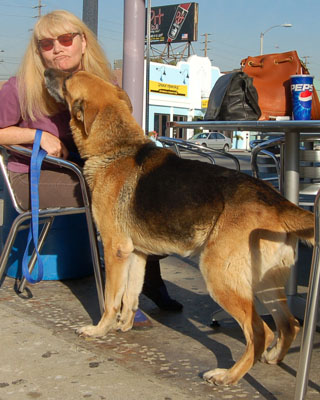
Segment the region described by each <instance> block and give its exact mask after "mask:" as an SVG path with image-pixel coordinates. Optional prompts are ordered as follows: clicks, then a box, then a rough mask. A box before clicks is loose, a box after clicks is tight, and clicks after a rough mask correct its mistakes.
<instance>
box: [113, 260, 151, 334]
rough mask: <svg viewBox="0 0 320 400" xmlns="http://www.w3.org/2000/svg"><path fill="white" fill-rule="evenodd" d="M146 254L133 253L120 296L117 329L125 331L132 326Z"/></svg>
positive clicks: (141, 284)
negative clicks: (120, 308) (120, 304)
mask: <svg viewBox="0 0 320 400" xmlns="http://www.w3.org/2000/svg"><path fill="white" fill-rule="evenodd" d="M146 259H147V258H146V255H144V254H142V253H139V254H136V253H133V254H132V258H131V262H130V266H129V271H128V281H127V286H126V290H125V292H124V295H123V298H122V310H121V315H120V319H119V322H118V329H120V330H121V331H122V332H126V331H128V330H129V329H131V328H132V325H133V321H134V316H135V312H136V311H137V309H138V305H139V294H140V293H141V291H142V286H143V280H144V274H145V266H146Z"/></svg>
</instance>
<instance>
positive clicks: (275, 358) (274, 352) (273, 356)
mask: <svg viewBox="0 0 320 400" xmlns="http://www.w3.org/2000/svg"><path fill="white" fill-rule="evenodd" d="M279 353H280V352H279V349H277V346H274V347H272V348H271V349H270V350H266V351H265V352H264V353H263V354H262V355H261V357H260V361H261V362H263V363H266V364H270V365H276V364H278V363H279V362H280V361H282V358H281V359H280V358H279Z"/></svg>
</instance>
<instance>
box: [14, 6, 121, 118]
mask: <svg viewBox="0 0 320 400" xmlns="http://www.w3.org/2000/svg"><path fill="white" fill-rule="evenodd" d="M69 32H79V33H80V34H83V35H84V37H85V39H86V49H85V52H84V54H83V57H82V69H83V70H85V71H88V72H91V73H93V74H95V75H97V76H99V77H100V78H102V79H104V80H107V81H112V80H113V76H112V71H111V69H110V64H109V62H108V59H107V58H106V56H105V54H104V52H103V50H102V48H101V46H100V45H99V43H98V41H97V39H96V36H95V34H94V33H93V32H92V31H91V30H90V29H89V28H88V27H87V25H86V24H85V23H84V22H82V21H81V20H80V19H79V18H78V17H76V16H75V15H74V14H72V13H70V12H68V11H65V10H56V11H52V12H50V13H49V14H46V15H44V16H43V17H41V18H40V19H39V20H38V22H37V23H36V25H35V27H34V30H33V34H32V37H31V40H30V42H29V45H28V47H27V50H26V52H25V55H24V58H23V60H22V63H21V65H20V68H19V70H18V73H17V85H18V95H19V101H20V109H21V116H22V118H23V119H27V118H30V119H31V120H33V121H34V120H35V119H36V118H39V117H42V116H45V115H54V114H56V113H57V112H59V110H60V109H61V108H60V106H59V105H58V104H57V103H56V102H55V101H54V100H53V99H52V98H51V96H50V95H49V94H48V92H47V90H46V89H45V86H44V70H45V66H44V64H43V62H42V58H41V54H40V52H39V50H38V40H40V39H43V38H45V37H57V36H59V35H62V34H64V33H69Z"/></svg>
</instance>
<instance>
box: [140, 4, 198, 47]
mask: <svg viewBox="0 0 320 400" xmlns="http://www.w3.org/2000/svg"><path fill="white" fill-rule="evenodd" d="M150 31H151V34H150V42H151V44H166V43H178V42H194V41H196V40H197V39H198V3H181V4H174V5H170V6H158V7H151V29H150ZM146 35H147V32H146Z"/></svg>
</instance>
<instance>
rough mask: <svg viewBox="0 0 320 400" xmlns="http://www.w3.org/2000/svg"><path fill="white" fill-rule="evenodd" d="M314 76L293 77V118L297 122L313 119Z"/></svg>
mask: <svg viewBox="0 0 320 400" xmlns="http://www.w3.org/2000/svg"><path fill="white" fill-rule="evenodd" d="M312 93H313V76H311V75H291V95H292V116H293V119H295V120H308V119H311V105H312Z"/></svg>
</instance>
